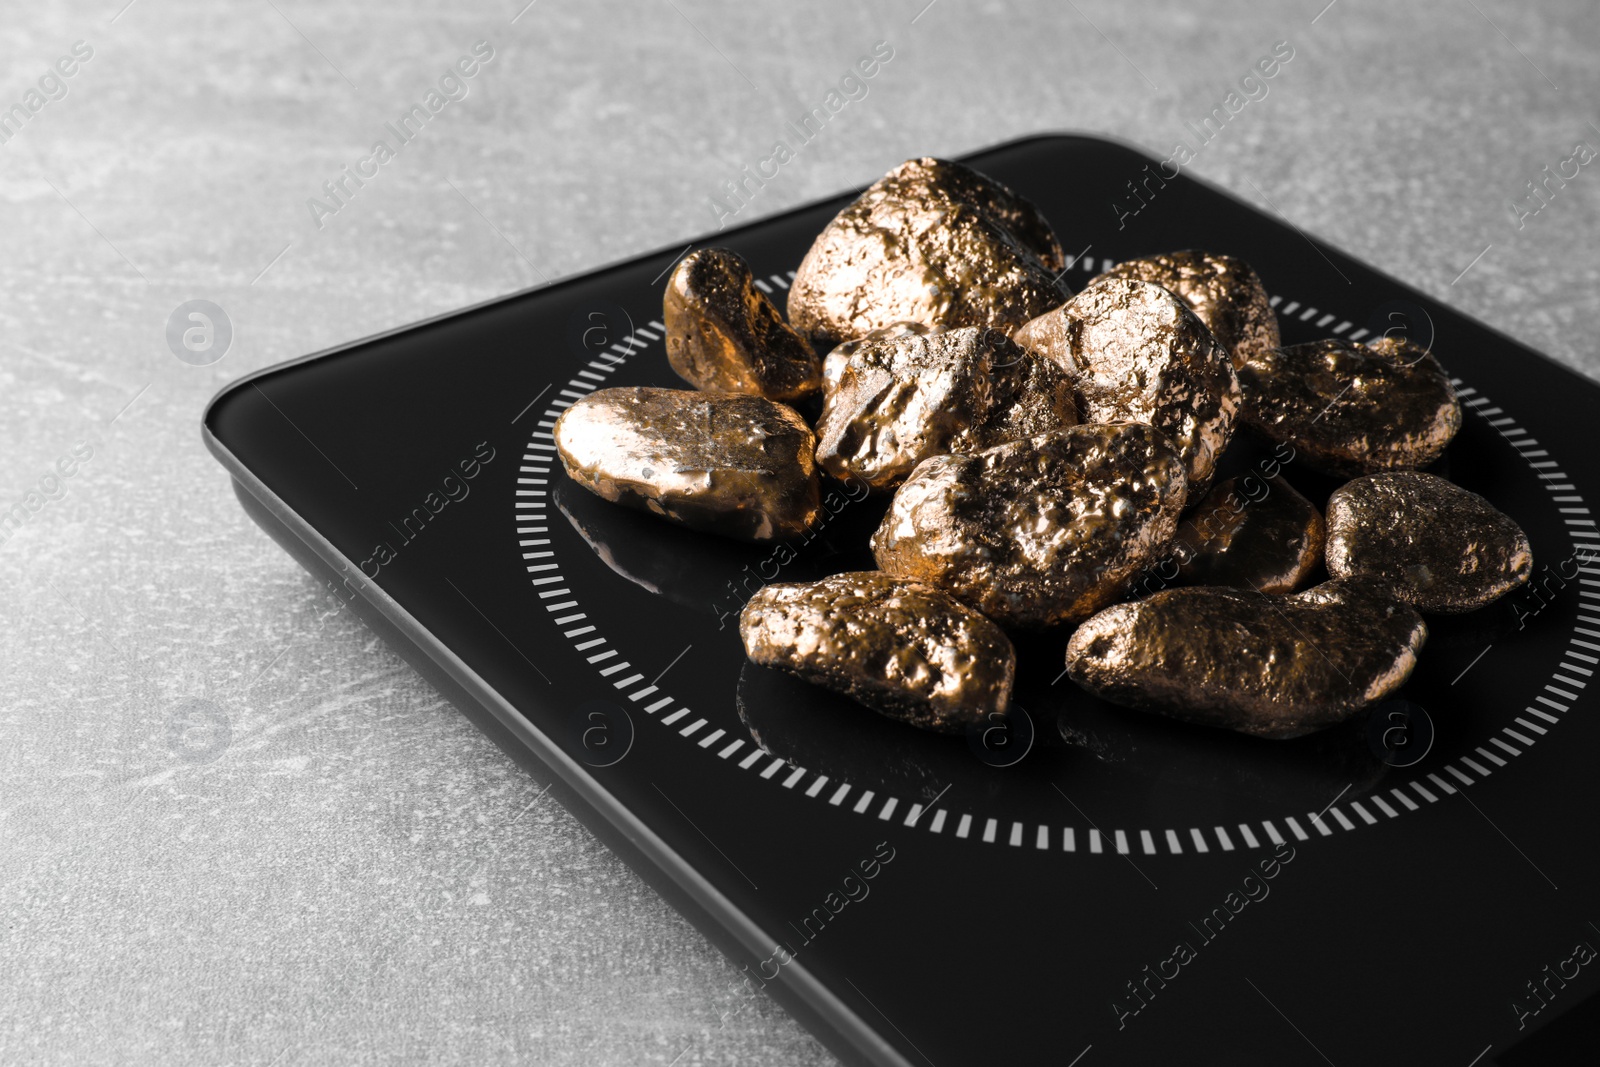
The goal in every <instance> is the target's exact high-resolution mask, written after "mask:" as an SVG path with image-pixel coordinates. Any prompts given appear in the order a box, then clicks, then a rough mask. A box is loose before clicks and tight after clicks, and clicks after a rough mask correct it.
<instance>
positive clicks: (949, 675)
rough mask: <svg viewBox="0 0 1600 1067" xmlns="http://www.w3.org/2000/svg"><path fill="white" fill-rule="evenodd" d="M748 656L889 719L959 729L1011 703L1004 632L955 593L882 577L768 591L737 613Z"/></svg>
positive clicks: (1011, 659)
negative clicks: (950, 593)
mask: <svg viewBox="0 0 1600 1067" xmlns="http://www.w3.org/2000/svg"><path fill="white" fill-rule="evenodd" d="M739 636H740V637H741V638H743V639H744V649H745V653H746V654H747V655H748V656H749V657H750V659H751V660H753V661H754V662H756V663H758V664H760V665H761V666H763V667H777V668H780V669H782V670H786V671H789V672H791V673H793V674H796V675H799V676H800V677H801V678H804V679H805V680H806V681H808V682H812V683H814V684H816V685H820V686H822V687H824V688H826V689H831V690H833V691H834V692H837V693H843V694H844V695H845V696H848V697H850V698H852V699H854V700H857V701H859V702H861V703H862V704H865V705H866V706H867V707H869V708H872V709H873V710H874V711H878V712H881V713H883V714H884V715H887V716H889V717H890V718H894V719H899V720H901V721H902V722H908V723H910V724H911V725H913V726H920V727H922V728H923V729H925V730H939V731H943V732H947V733H948V732H955V731H959V730H962V729H963V728H965V727H966V726H968V725H971V724H974V723H983V722H987V721H990V720H989V716H990V715H993V714H996V713H999V714H1004V713H1005V712H1006V711H1007V710H1008V709H1009V708H1010V705H1011V685H1012V680H1013V678H1014V677H1015V675H1016V653H1015V652H1014V651H1013V650H1012V648H1011V641H1010V640H1009V639H1008V638H1007V637H1006V635H1005V632H1004V631H1002V630H1001V629H1000V627H998V626H996V625H995V624H994V623H992V622H990V621H989V620H988V619H986V618H984V617H983V616H982V615H980V614H978V613H977V612H976V611H973V610H972V609H971V608H969V607H967V606H966V605H965V604H962V603H960V602H958V601H956V600H955V599H953V598H952V597H949V596H947V595H945V594H944V593H941V592H939V590H937V589H933V588H930V587H929V586H926V585H921V584H919V583H917V582H907V581H902V580H900V579H897V578H891V577H890V576H889V575H887V574H884V573H882V572H880V571H857V572H853V573H847V574H835V575H833V576H832V577H829V578H824V579H822V580H821V581H819V582H814V583H811V584H802V583H784V584H780V585H769V586H766V587H764V588H763V589H762V590H761V591H760V592H758V593H757V594H756V595H755V596H753V597H751V599H750V602H749V603H748V604H746V605H745V607H744V611H743V612H741V613H740V615H739Z"/></svg>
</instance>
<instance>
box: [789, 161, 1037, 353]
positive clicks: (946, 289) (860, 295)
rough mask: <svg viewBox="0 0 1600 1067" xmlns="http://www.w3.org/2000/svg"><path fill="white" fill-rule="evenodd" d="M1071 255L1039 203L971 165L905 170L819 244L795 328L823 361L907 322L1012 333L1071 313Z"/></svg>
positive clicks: (799, 275)
mask: <svg viewBox="0 0 1600 1067" xmlns="http://www.w3.org/2000/svg"><path fill="white" fill-rule="evenodd" d="M1064 260H1065V257H1064V256H1063V255H1062V254H1061V246H1060V244H1059V243H1058V242H1057V241H1056V239H1055V236H1054V234H1052V233H1051V232H1050V226H1049V223H1047V222H1046V221H1045V219H1044V216H1043V215H1041V214H1040V213H1039V210H1038V209H1037V208H1035V207H1034V206H1033V205H1032V204H1031V203H1029V202H1028V201H1026V200H1024V199H1022V198H1021V197H1019V196H1017V195H1016V194H1015V193H1013V192H1011V190H1009V189H1007V188H1006V187H1005V186H1003V185H1001V184H999V183H998V182H995V181H992V180H991V179H989V178H986V177H984V176H983V175H981V174H979V173H977V172H976V171H974V170H971V169H970V168H967V167H964V166H962V165H961V164H959V163H948V162H945V161H944V160H939V159H913V160H909V161H908V162H906V163H902V164H901V165H900V166H898V167H896V168H895V169H894V170H892V171H890V172H889V173H888V174H887V175H885V176H884V177H883V178H881V179H879V180H878V181H877V182H876V183H874V184H873V185H872V186H871V188H869V189H867V191H866V192H864V193H862V194H861V196H860V197H859V198H858V199H856V200H855V201H854V202H853V203H851V204H850V205H849V206H848V207H846V208H845V209H844V210H843V211H841V212H839V214H838V215H837V216H836V217H835V218H834V219H833V221H831V222H829V223H828V225H827V226H826V227H825V228H824V229H823V231H822V232H821V233H820V234H818V235H817V239H816V241H815V242H814V243H813V244H812V245H811V250H810V251H809V252H807V253H806V256H805V259H804V260H802V261H801V263H800V269H799V270H798V271H797V272H796V275H795V280H794V284H793V285H792V286H790V288H789V322H790V323H791V324H792V325H793V326H794V328H795V329H796V330H798V331H799V332H800V334H801V335H802V336H804V337H806V338H807V339H808V340H809V341H810V342H811V344H812V345H813V346H814V347H815V348H816V349H817V351H819V352H825V351H827V350H829V349H831V348H833V347H835V346H836V345H838V344H840V343H842V342H844V341H847V340H849V339H851V338H854V337H860V336H861V335H862V334H865V333H867V332H869V331H871V330H875V329H878V328H880V327H883V326H888V325H889V324H891V323H895V322H901V321H911V322H920V323H922V324H923V325H925V326H928V327H929V328H931V329H940V330H948V329H954V328H955V327H958V326H996V327H999V328H1002V329H1005V330H1007V331H1009V330H1011V329H1014V328H1016V327H1017V326H1020V325H1022V324H1023V323H1024V322H1026V321H1028V320H1029V319H1031V318H1033V317H1034V316H1035V315H1040V314H1043V313H1044V312H1045V311H1047V310H1049V309H1050V308H1052V307H1054V306H1055V305H1057V304H1059V303H1061V301H1062V300H1064V299H1066V292H1065V290H1064V289H1062V288H1061V287H1060V285H1059V284H1058V283H1057V279H1056V276H1057V274H1058V273H1059V272H1060V269H1061V264H1063V263H1064Z"/></svg>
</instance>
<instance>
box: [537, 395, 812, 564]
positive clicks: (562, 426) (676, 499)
mask: <svg viewBox="0 0 1600 1067" xmlns="http://www.w3.org/2000/svg"><path fill="white" fill-rule="evenodd" d="M555 441H556V449H557V451H558V452H559V453H560V454H561V463H562V465H563V466H565V467H566V469H567V474H568V475H570V476H571V477H572V480H573V481H575V482H577V483H578V484H579V485H581V486H583V487H584V488H585V489H588V490H589V491H590V492H592V493H595V494H596V495H598V496H601V497H604V498H605V499H606V500H610V501H613V502H614V503H618V504H625V505H627V506H629V507H636V508H643V509H645V510H646V511H650V512H652V513H654V514H656V515H660V516H661V517H662V518H666V519H671V520H672V521H673V522H678V523H682V524H683V525H685V526H692V527H694V528H696V529H700V530H709V531H711V532H713V533H720V534H726V535H727V536H729V537H738V538H742V539H744V540H747V541H781V540H786V539H788V538H791V537H798V536H799V535H800V534H803V533H805V532H806V530H808V529H810V527H811V526H812V524H814V523H815V522H816V521H817V517H818V515H819V514H820V510H821V503H820V487H819V485H818V481H817V471H816V463H815V460H814V458H813V453H814V452H815V451H816V447H817V441H816V437H815V435H813V434H812V432H811V428H810V427H809V426H807V425H806V422H805V420H804V419H803V418H801V417H800V414H799V413H798V412H796V411H794V410H793V409H792V408H787V407H785V406H783V405H782V404H779V403H776V402H774V401H771V400H766V399H764V398H762V397H759V396H746V395H741V394H737V393H698V392H693V391H691V390H688V389H650V388H623V389H600V390H597V391H596V392H593V393H590V394H589V395H588V396H586V397H584V398H583V399H582V400H580V401H578V402H577V403H576V404H573V405H572V406H571V407H570V408H568V409H567V410H566V411H565V412H564V413H563V414H562V416H561V418H560V419H558V420H556V428H555Z"/></svg>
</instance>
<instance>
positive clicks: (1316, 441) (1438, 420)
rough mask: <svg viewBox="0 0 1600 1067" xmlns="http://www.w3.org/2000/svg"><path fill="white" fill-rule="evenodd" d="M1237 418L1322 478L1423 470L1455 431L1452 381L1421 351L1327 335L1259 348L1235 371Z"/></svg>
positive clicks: (1457, 417)
mask: <svg viewBox="0 0 1600 1067" xmlns="http://www.w3.org/2000/svg"><path fill="white" fill-rule="evenodd" d="M1239 388H1240V390H1241V392H1242V393H1243V397H1244V403H1243V405H1242V407H1241V409H1240V413H1239V417H1240V420H1241V421H1242V422H1244V423H1245V424H1246V425H1248V426H1249V427H1251V428H1252V429H1254V430H1256V431H1257V432H1258V433H1261V434H1263V435H1264V436H1266V437H1267V438H1268V439H1270V440H1272V441H1277V442H1286V443H1288V444H1289V445H1291V446H1292V447H1293V448H1294V450H1295V452H1296V453H1297V454H1298V455H1299V456H1300V457H1301V458H1303V459H1304V460H1305V462H1306V463H1307V464H1308V465H1310V466H1312V467H1315V468H1317V469H1318V470H1321V471H1324V472H1326V473H1328V474H1334V475H1339V476H1342V477H1347V478H1350V477H1355V476H1356V475H1359V474H1374V473H1376V472H1378V471H1383V470H1397V469H1405V468H1410V467H1425V466H1427V465H1428V464H1429V463H1432V462H1433V461H1434V460H1436V459H1438V458H1439V456H1440V454H1441V453H1443V452H1444V450H1445V446H1446V445H1448V444H1449V443H1450V440H1451V438H1453V437H1455V435H1456V431H1457V430H1459V429H1460V428H1461V405H1460V403H1459V402H1458V401H1457V400H1456V393H1455V390H1454V389H1453V388H1451V386H1450V378H1449V376H1448V375H1446V374H1445V372H1444V368H1443V367H1441V366H1439V362H1438V360H1436V359H1434V358H1433V356H1432V355H1431V354H1429V353H1428V352H1427V351H1426V350H1425V349H1422V348H1419V347H1417V346H1416V345H1414V344H1412V343H1410V342H1409V341H1396V340H1393V339H1391V338H1384V339H1382V340H1380V341H1377V342H1374V343H1373V344H1371V345H1359V344H1356V343H1354V342H1352V341H1345V340H1341V339H1338V338H1329V339H1327V340H1324V341H1313V342H1311V343H1310V344H1304V345H1291V346H1290V347H1288V348H1279V349H1275V350H1273V351H1270V352H1266V353H1262V354H1258V355H1256V356H1254V357H1252V358H1251V359H1250V360H1248V361H1247V362H1246V363H1245V365H1244V366H1243V367H1241V368H1240V370H1239Z"/></svg>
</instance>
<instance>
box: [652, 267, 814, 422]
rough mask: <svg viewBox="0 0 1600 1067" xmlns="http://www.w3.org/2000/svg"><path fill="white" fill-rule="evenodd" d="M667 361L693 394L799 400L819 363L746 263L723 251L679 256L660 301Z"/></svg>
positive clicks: (809, 390)
mask: <svg viewBox="0 0 1600 1067" xmlns="http://www.w3.org/2000/svg"><path fill="white" fill-rule="evenodd" d="M662 321H663V322H664V323H665V324H666V327H667V362H668V363H670V364H672V369H673V370H675V371H677V372H678V376H679V377H680V378H682V379H683V380H684V381H686V382H688V383H689V384H691V385H693V386H694V387H695V388H696V389H706V390H710V391H713V392H728V393H753V394H754V395H756V396H764V397H766V398H767V399H768V400H779V401H784V402H789V401H794V400H800V399H802V398H804V397H807V396H810V395H811V394H812V393H815V392H816V391H817V388H818V387H819V386H820V384H821V381H822V366H821V361H820V360H818V359H817V357H816V354H815V353H813V352H812V351H811V346H810V345H808V344H806V342H805V341H804V340H802V339H801V337H800V335H799V334H797V333H795V332H794V331H793V330H791V329H790V328H789V326H788V324H787V323H785V322H784V321H783V316H781V315H779V314H778V309H777V308H776V307H774V306H773V303H772V301H770V300H768V299H767V297H766V294H765V293H763V292H761V290H759V289H757V288H756V287H755V276H754V275H752V274H751V273H750V267H749V264H747V263H745V261H744V260H743V259H742V258H740V256H739V255H738V254H737V253H734V252H730V251H728V250H727V249H726V248H702V249H699V250H698V251H695V252H691V253H689V254H688V255H687V256H685V257H684V258H683V260H682V262H680V263H679V264H678V265H677V267H675V268H674V269H673V271H672V276H671V277H670V278H668V279H667V295H666V297H665V299H664V300H663V301H662Z"/></svg>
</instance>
